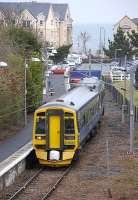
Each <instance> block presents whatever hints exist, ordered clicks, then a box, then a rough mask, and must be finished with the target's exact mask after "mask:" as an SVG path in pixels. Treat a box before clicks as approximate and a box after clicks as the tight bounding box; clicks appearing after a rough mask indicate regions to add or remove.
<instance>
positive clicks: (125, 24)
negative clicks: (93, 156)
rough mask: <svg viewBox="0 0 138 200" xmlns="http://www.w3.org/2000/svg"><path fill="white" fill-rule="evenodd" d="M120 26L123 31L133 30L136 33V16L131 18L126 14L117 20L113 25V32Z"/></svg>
mask: <svg viewBox="0 0 138 200" xmlns="http://www.w3.org/2000/svg"><path fill="white" fill-rule="evenodd" d="M119 27H121V28H122V29H123V31H124V32H129V33H131V32H132V30H134V31H135V32H136V33H138V18H134V19H131V18H129V17H128V16H124V17H123V18H122V19H121V20H119V22H117V23H116V24H115V25H114V28H113V32H114V34H115V33H116V32H117V29H118V28H119Z"/></svg>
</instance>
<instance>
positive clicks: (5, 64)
mask: <svg viewBox="0 0 138 200" xmlns="http://www.w3.org/2000/svg"><path fill="white" fill-rule="evenodd" d="M0 67H8V64H7V63H6V62H3V61H1V62H0Z"/></svg>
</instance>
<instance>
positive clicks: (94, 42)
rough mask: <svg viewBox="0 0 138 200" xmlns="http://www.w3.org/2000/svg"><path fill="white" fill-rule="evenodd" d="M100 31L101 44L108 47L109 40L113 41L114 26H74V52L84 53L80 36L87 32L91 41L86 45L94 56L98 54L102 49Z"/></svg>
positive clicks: (75, 24)
mask: <svg viewBox="0 0 138 200" xmlns="http://www.w3.org/2000/svg"><path fill="white" fill-rule="evenodd" d="M100 29H101V44H102V45H103V44H104V41H105V47H108V40H112V39H113V24H77V23H74V24H73V50H74V51H77V52H81V51H82V45H81V39H80V34H81V32H83V33H84V32H86V33H87V35H88V36H89V40H88V42H87V44H86V47H87V50H89V49H91V50H92V53H93V54H96V52H97V50H98V49H99V47H100Z"/></svg>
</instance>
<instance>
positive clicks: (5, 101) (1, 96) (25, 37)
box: [0, 27, 43, 129]
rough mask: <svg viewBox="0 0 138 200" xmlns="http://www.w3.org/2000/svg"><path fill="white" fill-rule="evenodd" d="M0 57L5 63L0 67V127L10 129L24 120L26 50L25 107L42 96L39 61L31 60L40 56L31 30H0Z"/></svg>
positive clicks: (30, 109)
mask: <svg viewBox="0 0 138 200" xmlns="http://www.w3.org/2000/svg"><path fill="white" fill-rule="evenodd" d="M0 36H2V37H1V38H0V57H1V60H0V61H5V62H7V64H8V67H6V68H0V128H4V129H5V128H8V129H10V128H11V127H12V126H13V125H14V126H15V125H16V126H17V125H19V126H20V125H23V124H24V97H25V91H24V69H25V63H24V59H25V56H26V55H25V54H24V52H27V61H28V64H29V65H28V69H27V107H28V111H32V110H33V109H35V108H36V107H37V106H38V105H40V102H41V100H42V84H43V77H42V71H43V65H42V62H32V61H31V58H32V56H37V57H39V58H41V53H40V48H41V44H40V43H39V42H38V41H37V39H36V37H35V36H34V34H33V33H32V32H28V31H25V30H24V29H22V28H15V27H11V28H5V29H3V30H2V29H1V30H0Z"/></svg>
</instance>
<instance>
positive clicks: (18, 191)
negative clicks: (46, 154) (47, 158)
mask: <svg viewBox="0 0 138 200" xmlns="http://www.w3.org/2000/svg"><path fill="white" fill-rule="evenodd" d="M42 171H43V168H41V169H40V170H39V171H38V172H37V173H36V174H34V175H33V176H32V177H31V178H30V179H28V180H27V181H26V183H25V184H24V185H23V186H22V187H20V189H19V190H17V191H16V192H15V193H14V194H13V195H12V196H11V197H10V198H9V199H8V200H13V199H15V198H16V197H17V196H18V195H19V194H20V193H21V192H22V191H23V190H25V188H26V187H27V186H28V185H29V184H30V183H31V182H32V181H33V180H34V179H35V178H36V177H37V176H38V175H39V174H40V173H41V172H42Z"/></svg>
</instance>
